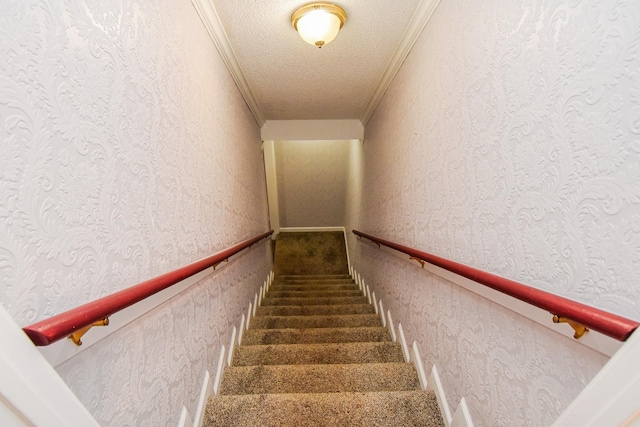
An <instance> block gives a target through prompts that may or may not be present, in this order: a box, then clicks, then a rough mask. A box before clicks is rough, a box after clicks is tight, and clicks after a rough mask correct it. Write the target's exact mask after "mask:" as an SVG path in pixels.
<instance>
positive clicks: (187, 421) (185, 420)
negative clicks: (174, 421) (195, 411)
mask: <svg viewBox="0 0 640 427" xmlns="http://www.w3.org/2000/svg"><path fill="white" fill-rule="evenodd" d="M192 425H193V421H191V416H189V411H187V408H185V407H184V406H183V407H182V412H180V420H179V421H178V427H189V426H192Z"/></svg>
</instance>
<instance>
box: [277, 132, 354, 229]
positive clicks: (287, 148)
mask: <svg viewBox="0 0 640 427" xmlns="http://www.w3.org/2000/svg"><path fill="white" fill-rule="evenodd" d="M350 144H351V142H350V141H276V142H275V152H276V176H277V180H278V204H279V208H280V226H281V227H335V226H342V225H343V224H344V217H345V199H346V192H347V182H348V167H349V150H350Z"/></svg>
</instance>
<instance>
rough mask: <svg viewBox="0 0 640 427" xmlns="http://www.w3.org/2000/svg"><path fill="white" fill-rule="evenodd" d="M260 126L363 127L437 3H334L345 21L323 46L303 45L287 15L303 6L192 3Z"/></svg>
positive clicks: (291, 0) (231, 0) (301, 0)
mask: <svg viewBox="0 0 640 427" xmlns="http://www.w3.org/2000/svg"><path fill="white" fill-rule="evenodd" d="M193 3H194V5H195V7H196V9H197V10H198V13H199V14H200V16H201V18H202V19H203V22H204V23H205V26H206V27H207V29H208V31H209V34H210V35H211V37H212V39H213V40H214V43H215V44H216V46H217V47H218V50H219V51H220V52H221V54H222V56H223V59H224V60H225V62H226V64H227V66H228V68H229V70H230V71H231V74H232V76H233V77H234V79H235V81H236V83H237V84H238V87H239V89H240V91H241V92H242V94H243V96H244V98H245V100H246V101H247V104H248V105H249V108H250V109H251V111H252V113H253V114H254V116H255V117H256V120H257V121H258V124H259V125H262V124H263V123H264V121H265V120H318V119H359V120H361V121H362V123H363V124H364V123H366V121H367V120H368V119H369V117H370V116H371V114H372V113H373V110H374V109H375V106H376V105H377V103H378V101H379V100H380V98H381V97H382V95H383V94H384V91H385V90H386V88H387V87H388V85H389V83H390V82H391V79H392V78H393V76H394V75H395V73H396V72H397V70H398V68H399V67H400V65H401V64H402V61H403V60H404V58H405V57H406V55H407V54H408V52H409V50H410V49H411V47H412V46H413V43H414V42H415V39H416V38H417V36H418V35H419V33H420V32H421V31H422V29H423V28H424V26H425V25H426V23H427V21H428V19H429V17H430V16H431V14H432V13H433V10H435V7H436V6H437V3H438V0H379V1H375V2H374V1H371V0H338V1H337V2H336V3H337V4H339V5H340V6H341V7H342V8H344V9H345V11H346V12H347V22H346V23H345V25H344V27H343V28H342V30H341V31H340V33H339V34H338V37H337V38H336V39H335V40H334V41H333V42H331V43H330V44H328V45H326V46H324V47H323V48H322V49H318V48H317V47H315V46H312V45H309V44H307V43H305V42H304V41H303V40H302V39H301V38H300V36H298V34H297V33H296V31H295V30H294V28H293V27H292V26H291V14H292V13H293V12H294V11H295V10H296V9H297V8H298V7H299V6H302V5H303V4H305V3H307V1H305V0H251V1H238V0H193Z"/></svg>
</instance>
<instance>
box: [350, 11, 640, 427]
mask: <svg viewBox="0 0 640 427" xmlns="http://www.w3.org/2000/svg"><path fill="white" fill-rule="evenodd" d="M639 40H640V3H639V2H637V1H635V0H622V1H597V2H596V1H543V0H536V1H526V2H525V1H509V2H501V1H496V0H489V1H485V2H476V1H463V0H443V1H442V2H441V3H440V5H439V7H438V9H437V10H436V12H435V14H434V16H433V17H432V19H431V21H430V22H429V24H428V25H427V27H426V29H425V31H424V32H423V34H422V35H421V37H420V39H419V40H418V42H417V44H416V46H415V47H414V49H413V51H412V52H411V54H410V55H409V57H408V58H407V60H406V61H405V63H404V65H403V67H402V69H401V70H400V72H399V74H398V75H397V77H396V78H395V80H394V82H393V83H392V85H391V87H390V89H389V91H388V92H387V93H386V95H385V97H384V99H383V101H382V102H381V103H380V105H379V106H378V108H377V110H376V112H375V114H374V115H373V117H372V119H371V120H370V122H369V123H368V125H367V127H366V130H365V142H364V145H363V147H362V149H361V150H360V151H359V153H360V154H359V155H360V159H359V162H360V163H359V164H360V168H361V169H362V172H361V173H362V178H359V177H358V171H355V172H352V174H353V176H352V179H353V180H355V181H357V180H358V179H362V195H361V200H360V201H358V200H359V198H360V197H359V196H357V192H356V191H349V194H350V196H349V200H350V203H353V202H351V201H353V200H355V203H358V205H357V208H354V207H352V206H348V207H347V213H348V217H347V226H348V228H349V229H351V228H359V229H361V230H363V231H365V232H368V233H371V234H374V235H379V236H381V237H384V238H387V239H390V240H395V241H398V242H400V243H403V244H407V245H411V246H415V247H418V248H420V249H423V250H425V251H428V252H433V253H435V254H437V255H441V256H444V257H448V258H452V259H454V260H456V261H459V262H462V263H466V264H469V265H472V266H474V267H477V268H480V269H484V270H488V271H491V272H493V273H497V274H500V275H503V276H506V277H509V278H512V279H515V280H518V281H522V282H525V283H529V284H531V285H533V286H535V287H538V288H541V289H544V290H548V291H551V292H554V293H558V294H561V295H564V296H567V297H569V298H572V299H576V300H579V301H582V302H585V303H587V304H591V305H595V306H597V307H600V308H603V309H605V310H610V311H613V312H615V313H619V314H622V315H625V316H629V317H632V318H635V319H640V287H638V283H640V57H639V54H640V52H639V50H640V43H639ZM356 160H357V159H356ZM355 187H357V185H354V188H355ZM350 248H352V251H354V252H355V254H354V255H352V260H354V263H355V265H356V267H357V268H358V269H360V271H362V272H363V273H364V274H365V277H366V278H367V283H368V284H369V283H370V284H372V285H374V287H375V288H376V294H378V295H379V296H381V297H382V298H383V300H384V301H385V303H386V304H387V306H389V307H390V308H391V310H392V312H393V314H394V316H396V318H397V320H399V321H401V322H402V324H403V326H404V327H405V331H407V335H408V338H410V339H412V340H413V339H416V340H418V341H419V343H420V347H421V349H422V350H423V351H424V354H423V357H424V362H425V366H431V365H432V364H434V363H435V364H437V365H438V367H439V368H440V370H441V374H442V377H443V382H444V384H445V388H446V391H447V394H448V396H449V397H450V399H451V400H450V401H451V403H452V404H453V406H454V408H455V406H456V405H457V403H458V402H459V400H460V398H461V397H463V396H466V397H467V398H468V401H469V404H470V406H471V408H472V411H473V415H474V419H475V420H476V421H477V423H478V424H479V425H484V426H512V425H535V426H548V425H550V424H551V422H552V421H553V420H554V419H555V418H556V417H557V416H558V415H559V413H560V412H561V411H562V410H563V409H564V408H565V407H566V406H567V405H568V404H569V403H570V402H571V400H572V399H573V398H574V397H575V396H576V395H577V394H578V392H579V391H580V390H581V389H582V388H583V387H584V385H585V384H586V383H587V382H588V381H589V380H590V379H591V377H592V376H593V375H594V374H595V373H596V372H597V371H598V369H599V367H601V366H602V364H603V363H605V361H606V358H605V357H603V356H601V355H599V354H597V353H595V352H592V351H590V350H588V349H586V348H585V347H582V346H580V345H576V344H575V343H573V342H571V340H565V339H563V338H561V337H559V336H558V335H556V334H554V333H553V332H551V331H549V330H547V329H545V328H541V327H539V326H536V325H535V324H533V323H531V322H529V321H527V320H523V319H522V318H519V317H518V316H517V315H515V314H514V313H512V312H510V311H508V310H505V309H503V308H500V307H499V306H496V305H495V304H493V303H490V302H487V301H486V300H483V299H481V298H479V297H477V296H475V295H474V294H471V293H469V292H467V291H465V290H462V289H459V288H457V287H455V286H453V285H451V284H450V283H448V282H446V281H444V280H442V279H439V278H437V277H434V276H432V275H430V274H429V273H427V272H424V271H422V270H420V269H419V268H417V267H415V266H411V267H409V264H408V263H407V262H404V261H398V260H397V259H396V258H395V257H389V255H385V254H384V253H383V252H381V251H379V250H378V249H377V248H376V247H375V246H373V247H369V246H367V245H366V244H363V243H358V242H357V241H356V240H355V239H354V238H351V239H350ZM573 358H575V359H576V361H573V360H572V359H573Z"/></svg>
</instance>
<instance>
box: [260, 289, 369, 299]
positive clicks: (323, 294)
mask: <svg viewBox="0 0 640 427" xmlns="http://www.w3.org/2000/svg"><path fill="white" fill-rule="evenodd" d="M359 296H362V293H361V292H360V291H359V290H357V289H356V290H351V291H341V290H337V291H333V290H324V291H316V290H304V291H272V290H269V292H268V293H267V299H271V298H338V297H346V298H348V297H359Z"/></svg>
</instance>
